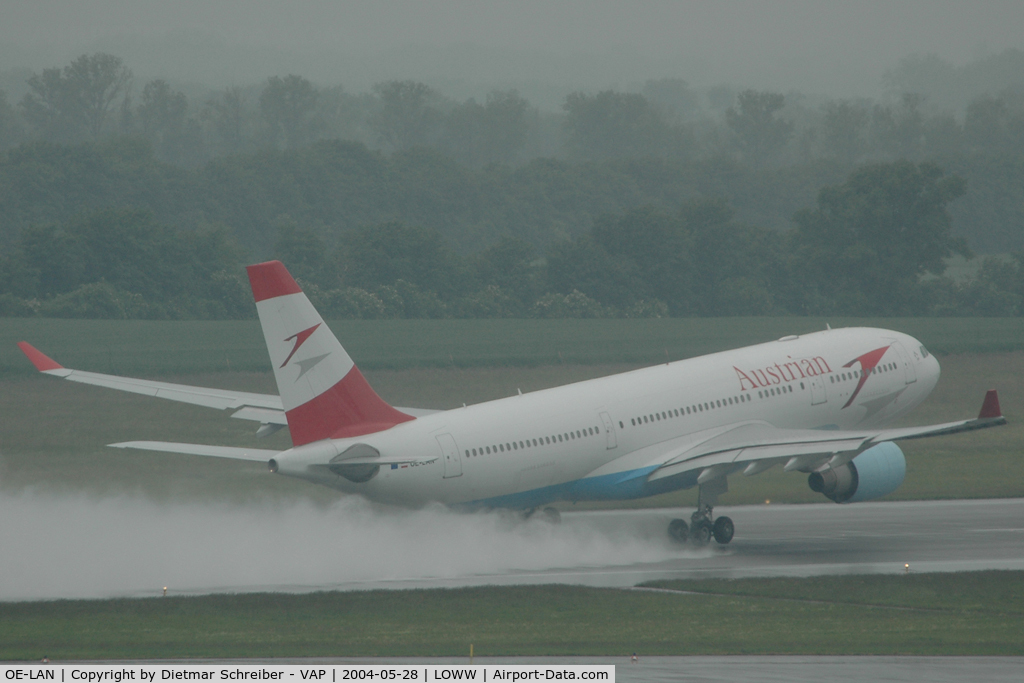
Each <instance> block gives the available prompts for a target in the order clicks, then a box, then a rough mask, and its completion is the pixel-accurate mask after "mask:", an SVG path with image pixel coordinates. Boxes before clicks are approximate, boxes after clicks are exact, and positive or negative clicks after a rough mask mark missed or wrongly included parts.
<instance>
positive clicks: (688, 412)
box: [686, 406, 690, 415]
mask: <svg viewBox="0 0 1024 683" xmlns="http://www.w3.org/2000/svg"><path fill="white" fill-rule="evenodd" d="M686 414H687V415H689V414H690V406H686Z"/></svg>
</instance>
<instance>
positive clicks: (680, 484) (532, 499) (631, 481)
mask: <svg viewBox="0 0 1024 683" xmlns="http://www.w3.org/2000/svg"><path fill="white" fill-rule="evenodd" d="M656 469H658V466H657V465H654V466H652V467H642V468H640V469H635V470H628V471H626V472H615V473H613V474H603V475H601V476H599V477H585V478H583V479H574V480H573V481H567V482H565V483H562V484H554V485H552V486H542V487H541V488H538V489H530V490H529V491H520V492H519V493H510V494H508V495H504V496H495V497H494V498H484V499H481V500H475V501H472V502H469V503H463V504H462V505H463V506H465V507H470V508H513V509H527V508H535V507H539V506H541V505H546V504H548V503H554V502H557V501H572V502H576V501H581V500H625V499H630V498H646V497H648V496H654V495H657V494H659V493H667V492H669V491H675V490H677V489H686V488H690V487H691V486H696V484H697V475H699V474H700V470H697V471H694V472H684V473H683V474H680V475H677V476H675V477H666V478H664V479H658V480H656V481H653V482H649V481H647V475H649V474H650V473H651V472H653V471H654V470H656ZM460 507H461V506H460Z"/></svg>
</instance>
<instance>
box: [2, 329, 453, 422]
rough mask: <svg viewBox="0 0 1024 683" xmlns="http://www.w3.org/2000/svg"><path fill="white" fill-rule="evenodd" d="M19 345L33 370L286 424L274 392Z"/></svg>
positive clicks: (417, 413)
mask: <svg viewBox="0 0 1024 683" xmlns="http://www.w3.org/2000/svg"><path fill="white" fill-rule="evenodd" d="M18 348H20V349H21V351H22V353H24V354H25V355H26V356H27V357H28V359H29V360H30V361H32V364H33V365H34V366H35V367H36V370H39V371H40V372H42V373H44V374H46V375H53V376H54V377H60V378H63V379H66V380H70V381H72V382H81V383H83V384H92V385H95V386H100V387H107V388H108V389H117V390H119V391H130V392H132V393H135V394H142V395H144V396H154V397H156V398H163V399H167V400H170V401H178V402H181V403H191V404H193V405H198V406H204V407H207V408H217V409H218V410H234V411H235V412H234V413H232V415H231V417H236V418H239V419H242V420H254V421H256V422H260V423H263V424H272V425H281V426H286V425H287V424H288V419H287V418H286V417H285V413H284V406H283V405H282V404H281V397H280V396H275V395H273V394H256V393H251V392H247V391H230V390H226V389H210V388H207V387H194V386H189V385H186V384H172V383H170V382H156V381H153V380H147V379H134V378H131V377H119V376H117V375H104V374H101V373H98V372H86V371H84V370H72V369H70V368H65V367H64V366H62V365H60V364H59V363H58V362H57V361H55V360H53V359H52V358H50V357H49V356H47V355H46V354H44V353H43V352H41V351H39V350H38V349H36V348H35V347H34V346H32V345H31V344H29V343H28V342H18ZM397 410H401V411H402V412H404V413H406V414H407V415H412V416H413V417H422V416H423V415H428V414H430V413H436V412H440V411H436V410H426V409H422V408H397Z"/></svg>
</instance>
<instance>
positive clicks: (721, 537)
mask: <svg viewBox="0 0 1024 683" xmlns="http://www.w3.org/2000/svg"><path fill="white" fill-rule="evenodd" d="M711 531H712V533H713V534H714V536H715V540H716V541H717V542H718V543H720V544H722V545H726V544H727V543H728V542H729V541H731V540H732V535H733V534H734V533H736V526H735V525H734V524H733V523H732V520H731V519H729V518H728V517H719V518H717V519H716V520H715V526H714V527H713V528H712V530H711Z"/></svg>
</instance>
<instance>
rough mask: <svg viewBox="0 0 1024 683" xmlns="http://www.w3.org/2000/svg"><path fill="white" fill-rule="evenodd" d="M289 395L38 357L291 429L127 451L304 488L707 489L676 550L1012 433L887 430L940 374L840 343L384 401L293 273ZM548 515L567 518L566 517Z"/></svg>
mask: <svg viewBox="0 0 1024 683" xmlns="http://www.w3.org/2000/svg"><path fill="white" fill-rule="evenodd" d="M247 270H248V273H249V281H250V283H251V285H252V291H253V295H254V297H255V300H256V307H257V310H258V312H259V318H260V323H261V325H262V328H263V334H264V336H265V338H266V343H267V349H268V351H269V354H270V360H271V364H272V365H273V368H274V374H275V378H276V380H277V386H278V390H279V391H280V396H272V395H265V394H253V393H243V392H237V391H224V390H219V389H205V388H200V387H191V386H185V385H180V384H170V383H166V382H154V381H148V380H138V379H130V378H123V377H116V376H112V375H102V374H98V373H93V372H83V371H80V370H71V369H67V368H64V367H62V366H61V365H59V364H58V363H56V362H55V361H53V360H51V359H50V358H48V357H47V356H45V355H44V354H42V353H41V352H39V351H38V350H36V349H35V348H33V347H32V346H31V345H29V344H28V343H26V342H21V343H20V344H19V346H20V347H21V349H22V351H23V352H24V353H25V354H26V355H27V356H28V358H29V359H30V360H31V361H32V363H33V364H34V365H35V366H36V368H37V369H38V370H40V371H42V372H44V373H46V374H49V375H54V376H57V377H63V378H65V379H69V380H72V381H77V382H84V383H86V384H96V385H100V386H104V387H109V388H112V389H120V390H124V391H131V392H135V393H140V394H146V395H149V396H156V397H158V398H165V399H170V400H173V401H183V402H186V403H193V404H198V405H202V406H207V407H211V408H219V409H222V410H232V411H234V412H233V413H232V417H237V418H242V419H247V420H254V421H257V422H259V423H261V425H260V427H259V429H258V430H257V436H264V435H266V434H269V433H272V432H274V431H277V430H278V429H281V428H283V427H287V428H288V429H289V431H290V434H291V440H292V443H293V447H292V448H289V449H288V450H285V451H280V452H279V451H274V450H265V449H252V448H234V447H223V446H206V445H198V444H187V443H169V442H160V441H132V442H126V443H116V444H111V445H112V446H114V447H116V448H137V449H144V450H153V451H165V452H172V453H186V454H193V455H203V456H213V457H221V458H235V459H241V460H260V461H264V462H268V463H269V467H270V470H271V471H272V472H276V473H277V474H282V475H286V476H290V477H297V478H299V479H305V480H307V481H310V482H313V483H317V484H323V485H326V486H330V487H333V488H335V489H339V490H341V491H344V492H349V493H357V494H361V495H363V496H366V497H367V498H369V499H372V500H376V501H381V502H385V503H390V504H396V505H402V506H419V505H423V504H425V503H428V502H431V501H437V502H441V503H445V504H448V505H452V506H456V507H468V508H513V509H519V510H524V511H533V510H537V509H540V508H542V507H543V506H545V505H548V504H550V503H552V502H555V501H582V500H619V499H629V498H641V497H645V496H652V495H655V494H658V493H664V492H666V491H673V490H676V489H686V488H691V487H694V486H697V487H699V493H698V504H697V510H696V512H694V513H693V515H692V517H691V518H690V521H689V524H687V523H686V521H685V520H683V519H675V520H672V522H671V523H670V525H669V535H670V536H671V537H672V538H674V539H676V540H678V541H686V540H687V539H689V540H690V541H691V542H693V543H696V544H706V543H708V542H709V541H710V539H711V538H712V537H713V538H714V539H715V540H716V541H717V542H719V543H723V544H724V543H728V542H729V541H730V540H732V537H733V531H734V526H733V523H732V521H731V520H730V519H729V518H728V517H725V516H719V517H717V518H716V517H714V516H713V506H714V504H715V502H716V499H717V497H718V496H719V495H721V494H722V493H723V492H725V491H726V490H727V488H728V484H727V482H728V477H729V476H730V475H735V474H739V473H742V475H744V476H750V475H755V474H758V473H760V472H764V471H765V470H768V469H770V468H772V467H776V466H779V467H782V468H783V469H784V470H785V471H798V472H803V473H805V474H807V475H808V483H809V485H810V487H811V488H812V489H813V490H815V491H818V492H821V493H822V494H824V495H825V496H826V497H828V498H830V499H831V500H833V501H835V502H837V503H853V502H857V501H864V500H871V499H873V498H878V497H880V496H884V495H886V494H888V493H890V492H892V491H894V490H896V488H897V487H899V486H900V484H901V483H902V482H903V477H904V474H905V471H906V462H905V460H904V457H903V453H902V451H900V449H899V447H898V446H896V445H895V444H894V443H893V442H894V441H899V440H901V439H912V438H920V437H924V436H937V435H940V434H953V433H956V432H964V431H968V430H973V429H980V428H984V427H992V426H996V425H1000V424H1005V422H1006V420H1005V419H1004V418H1003V416H1002V413H1001V411H1000V408H999V399H998V397H997V395H996V392H995V391H989V392H988V394H987V395H986V396H985V399H984V402H983V405H982V408H981V413H980V414H979V415H978V417H977V418H976V419H969V420H961V421H958V422H950V423H945V424H937V425H928V426H923V427H908V428H897V429H892V428H889V429H887V428H884V425H886V424H887V423H890V422H892V421H893V420H894V419H896V418H898V417H900V416H902V415H904V414H906V413H907V412H908V411H910V410H912V409H913V408H914V407H915V406H917V405H918V404H920V403H921V402H922V401H923V400H924V399H925V397H926V396H928V394H929V392H931V390H932V389H933V388H934V387H935V384H936V382H938V379H939V364H938V362H937V361H936V360H935V357H934V356H932V355H930V354H929V353H928V351H927V350H926V349H925V347H924V346H923V345H922V344H921V343H920V342H918V341H917V340H916V339H914V338H913V337H910V336H908V335H906V334H901V333H899V332H892V331H889V330H882V329H871V328H850V329H835V330H832V329H829V330H825V331H822V332H816V333H813V334H806V335H800V336H796V335H794V336H789V337H783V338H782V339H779V340H777V341H773V342H768V343H765V344H759V345H757V346H749V347H746V348H742V349H735V350H732V351H724V352H721V353H715V354H711V355H708V356H701V357H699V358H691V359H688V360H682V361H678V362H674V363H666V364H664V365H658V366H655V367H649V368H645V369H641V370H634V371H632V372H626V373H623V374H619V375H612V376H610V377H603V378H600V379H593V380H588V381H585V382H578V383H575V384H569V385H566V386H561V387H557V388H554V389H546V390H543V391H536V392H531V393H527V394H520V395H517V396H512V397H509V398H503V399H499V400H496V401H488V402H486V403H480V404H477V405H471V406H464V407H462V408H457V409H454V410H445V411H426V410H413V409H405V408H395V407H392V406H390V405H389V404H387V403H386V402H385V401H384V400H382V399H381V398H380V397H379V396H378V395H377V394H376V393H375V392H374V391H373V389H372V388H370V385H369V384H368V383H367V382H366V380H365V379H364V378H363V375H362V374H361V373H360V372H359V369H358V368H357V367H356V366H355V364H354V363H353V361H352V359H351V358H350V357H349V355H348V354H347V353H346V352H345V349H344V348H342V346H341V344H340V343H339V342H338V340H337V339H336V338H335V336H334V335H333V334H332V332H331V330H330V329H329V328H328V327H327V325H326V324H325V323H324V321H323V318H321V317H320V315H319V314H318V313H317V312H316V310H315V309H314V307H313V305H312V304H311V303H310V302H309V299H307V298H306V295H305V294H303V293H302V290H301V289H300V288H299V286H298V284H297V283H296V282H295V280H294V279H293V278H292V277H291V275H290V274H289V273H288V271H287V270H286V269H285V267H284V266H283V265H282V264H281V263H280V262H278V261H271V262H268V263H260V264H257V265H253V266H249V267H248V268H247ZM546 512H547V513H548V514H551V515H557V513H555V512H554V510H553V508H547V509H546Z"/></svg>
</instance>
